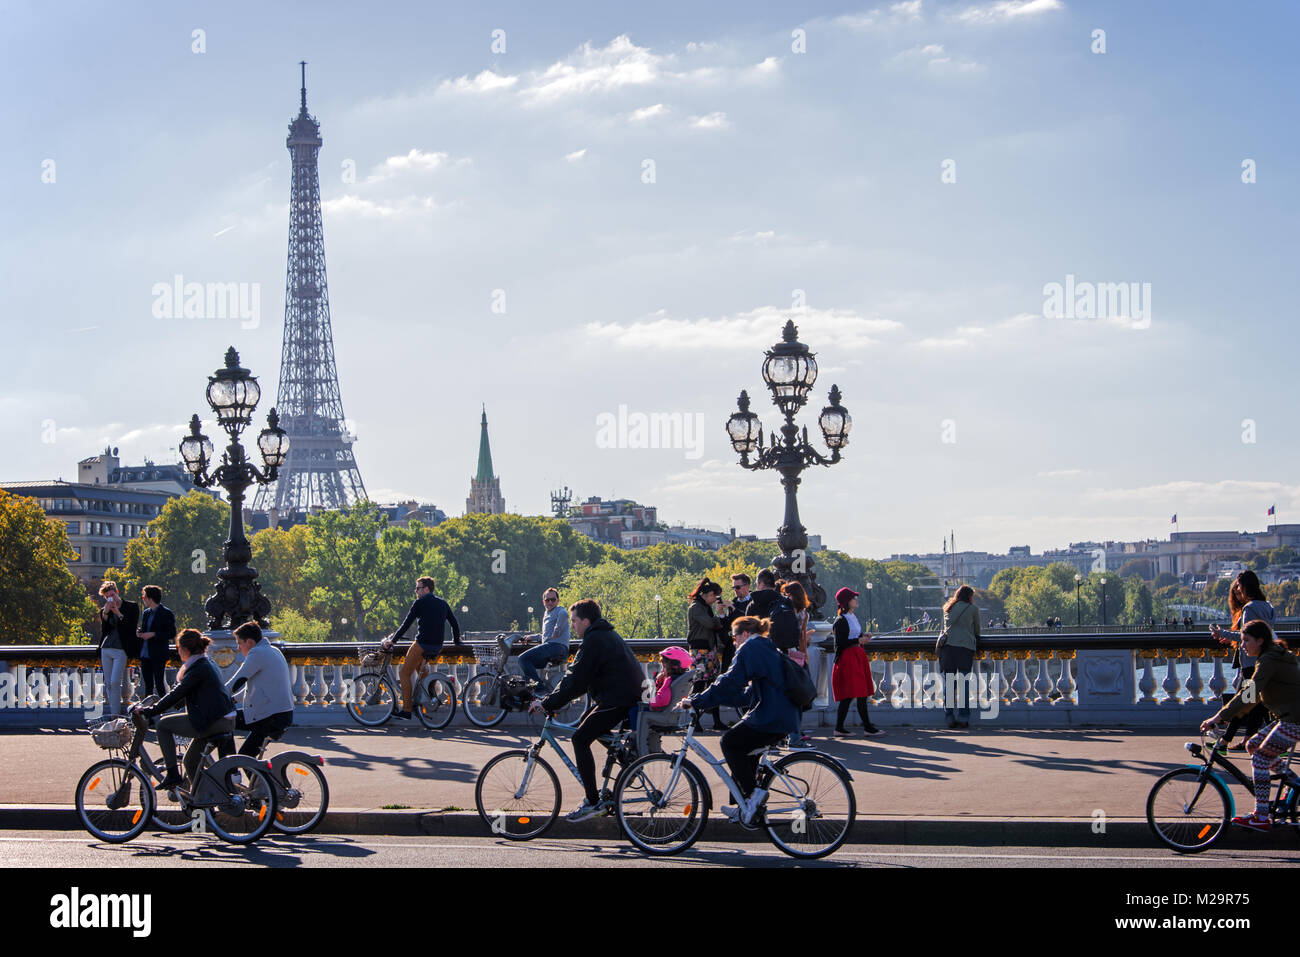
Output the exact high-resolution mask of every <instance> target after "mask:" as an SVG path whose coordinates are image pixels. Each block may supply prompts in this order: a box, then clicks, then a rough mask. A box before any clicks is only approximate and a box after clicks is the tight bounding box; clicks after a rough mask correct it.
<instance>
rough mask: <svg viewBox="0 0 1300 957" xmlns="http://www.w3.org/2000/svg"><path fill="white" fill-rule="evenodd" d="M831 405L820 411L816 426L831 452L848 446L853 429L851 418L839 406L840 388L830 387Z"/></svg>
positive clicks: (847, 411) (844, 409)
mask: <svg viewBox="0 0 1300 957" xmlns="http://www.w3.org/2000/svg"><path fill="white" fill-rule="evenodd" d="M830 400H831V404H830V405H828V406H826V407H825V408H823V409H822V414H821V415H820V416H818V418H817V424H818V425H819V426H820V427H821V430H822V438H824V439H825V440H826V447H827V448H828V449H830V450H831V451H832V452H835V451H838V450H839V449H842V448H845V447H846V446H847V445H848V444H849V432H850V431H851V430H852V429H853V417H852V416H851V415H849V410H848V409H846V408H844V406H842V405H840V387H839V386H837V385H832V386H831V391H830Z"/></svg>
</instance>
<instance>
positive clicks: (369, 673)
mask: <svg viewBox="0 0 1300 957" xmlns="http://www.w3.org/2000/svg"><path fill="white" fill-rule="evenodd" d="M393 655H394V650H393V649H392V648H389V649H388V650H387V651H385V650H384V649H383V647H382V646H380V647H377V648H372V649H361V650H360V651H358V652H357V657H358V660H359V663H360V667H361V668H363V669H365V670H363V671H362V672H361V674H359V675H357V676H356V677H355V678H354V679H353V680H352V700H351V701H349V702H348V705H347V712H348V714H350V715H351V716H352V720H353V721H355V722H356V723H357V724H359V725H361V726H362V727H366V728H378V727H379V726H380V725H382V724H385V723H386V722H387V721H388V720H389V719H390V718H392V716H393V715H394V714H396V713H397V707H398V704H399V702H398V696H397V688H398V681H397V676H396V674H395V673H394V670H393ZM425 663H426V665H428V666H429V669H430V671H429V673H425V669H424V668H423V667H422V668H421V669H420V673H419V674H418V675H417V676H416V677H415V684H414V688H413V689H412V690H413V694H412V701H411V708H412V710H413V711H414V712H415V716H416V717H417V718H419V719H420V724H422V725H424V726H425V727H426V728H428V729H429V730H430V731H441V730H442V729H443V728H445V727H447V725H449V724H451V719H452V718H453V717H455V716H456V681H455V679H454V678H453V677H452V676H450V675H445V674H443V673H442V672H440V671H433V670H432V662H429V661H427V660H426V662H425Z"/></svg>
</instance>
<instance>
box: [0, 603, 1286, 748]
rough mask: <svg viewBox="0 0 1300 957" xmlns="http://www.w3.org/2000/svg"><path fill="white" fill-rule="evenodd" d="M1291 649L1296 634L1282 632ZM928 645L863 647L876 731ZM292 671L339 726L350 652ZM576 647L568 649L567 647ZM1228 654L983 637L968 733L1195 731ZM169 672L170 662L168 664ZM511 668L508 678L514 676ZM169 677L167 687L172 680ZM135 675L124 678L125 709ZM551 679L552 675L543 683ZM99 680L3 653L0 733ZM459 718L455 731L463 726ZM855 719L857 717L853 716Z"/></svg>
mask: <svg viewBox="0 0 1300 957" xmlns="http://www.w3.org/2000/svg"><path fill="white" fill-rule="evenodd" d="M815 631H816V632H817V634H816V635H815V636H814V641H813V644H812V646H811V647H810V649H809V667H810V669H811V671H812V674H813V678H814V680H815V682H816V684H817V688H818V698H817V702H816V704H815V706H814V708H813V709H812V711H810V712H809V714H808V715H806V716H805V723H806V724H810V725H816V724H826V723H829V722H830V721H831V720H833V711H834V707H835V703H834V702H833V701H832V700H831V697H830V694H829V685H830V671H831V662H832V658H833V652H832V649H831V647H830V646H831V644H832V643H831V641H830V639H829V635H828V632H829V626H828V625H827V624H826V623H824V622H823V623H818V624H817V625H816V626H815ZM1281 635H1282V637H1284V638H1286V637H1290V638H1291V641H1292V645H1293V646H1300V642H1298V639H1300V633H1294V634H1293V633H1287V632H1282V633H1281ZM222 637H223V636H221V635H217V636H216V640H215V641H214V645H213V648H212V649H211V650H210V652H209V654H210V655H211V656H212V657H213V659H214V660H215V661H216V662H217V663H218V665H220V666H221V667H222V668H223V670H224V672H225V673H226V674H227V676H229V675H230V674H233V672H234V670H235V668H236V667H237V666H238V661H237V658H236V656H235V653H234V649H233V647H231V646H229V645H227V644H224V643H223V641H222ZM933 643H934V638H933V636H929V637H922V638H915V637H902V636H897V637H894V636H891V637H888V638H877V639H874V640H873V641H871V642H870V643H869V644H868V645H867V652H868V656H869V658H870V660H871V665H872V672H873V676H874V678H875V686H876V690H875V694H874V696H873V698H872V701H871V704H872V720H873V721H874V722H875V723H876V724H878V725H881V726H885V727H889V726H901V725H913V726H940V725H942V724H943V710H942V707H943V704H942V696H943V694H944V683H943V680H942V676H940V675H939V673H938V655H937V654H935V652H934V644H933ZM630 644H631V645H632V647H633V649H634V651H635V652H636V654H637V658H638V660H639V661H640V662H641V663H642V667H643V668H644V670H645V674H646V677H647V678H652V677H653V676H654V674H655V673H656V672H657V670H658V664H657V663H656V662H657V652H658V651H659V650H660V649H662V648H663V647H664V646H665V644H666V642H663V641H655V640H638V641H633V642H630ZM280 647H281V649H282V650H283V651H284V653H285V656H286V658H287V659H288V660H289V664H290V667H291V670H292V687H293V694H294V699H295V702H296V712H297V713H296V716H295V723H298V724H307V725H326V724H347V723H349V719H348V718H347V716H346V714H345V713H344V710H343V708H344V705H345V704H346V703H347V701H348V700H349V697H348V696H349V693H350V689H351V687H352V679H353V678H354V677H355V675H356V674H357V673H358V672H359V671H360V670H361V669H360V667H359V665H358V660H357V653H356V648H357V646H356V645H353V644H350V643H329V644H283V645H280ZM574 647H575V650H576V645H575V646H574ZM1231 653H1232V651H1231V648H1227V647H1224V646H1221V645H1219V644H1217V643H1215V642H1213V641H1212V640H1210V639H1209V638H1208V637H1207V636H1206V635H1205V634H1204V633H1203V632H1202V633H1200V634H1197V633H1191V632H1188V633H1182V634H1179V633H1175V632H1168V633H1163V632H1156V633H1152V632H1128V633H1124V634H1107V635H1095V636H1090V635H1069V634H1056V635H1051V634H1046V635H1038V634H1035V635H1015V634H1012V633H1009V632H997V633H994V634H991V635H986V636H985V638H984V639H983V641H982V642H981V647H980V650H979V651H978V652H977V653H976V661H975V669H976V670H975V680H974V682H973V683H972V684H973V687H972V688H971V692H970V700H971V708H972V722H973V725H972V726H976V723H978V726H988V727H1008V728H1023V727H1039V726H1042V727H1069V726H1079V725H1091V726H1103V727H1112V726H1113V727H1125V726H1140V727H1179V728H1185V727H1188V726H1190V725H1192V724H1194V723H1196V722H1199V721H1200V720H1201V719H1202V718H1203V717H1204V716H1207V715H1209V714H1210V713H1212V711H1213V710H1214V709H1215V708H1216V707H1217V703H1218V702H1219V700H1220V699H1219V696H1220V695H1221V694H1223V693H1225V692H1227V691H1230V690H1231V686H1232V678H1233V676H1234V672H1233V670H1232V669H1231V667H1230V660H1231ZM175 664H176V663H175V662H174V663H173V665H175ZM438 667H439V669H440V670H442V671H444V672H449V673H451V674H453V675H454V676H455V678H456V680H457V683H458V684H459V685H463V684H464V683H465V682H466V681H468V680H469V678H470V677H472V676H473V675H474V674H476V673H477V672H478V670H479V665H478V664H477V663H476V661H475V657H474V654H473V651H472V647H471V648H467V649H465V651H464V652H459V651H458V650H457V649H455V648H453V647H450V646H449V647H448V648H447V649H446V650H445V651H444V654H443V656H442V658H441V659H440V660H439V664H438ZM517 667H518V666H517V664H515V662H514V660H513V659H512V661H511V669H512V670H517ZM174 674H175V672H174V669H169V670H168V680H169V681H171V680H172V678H173V677H174ZM138 680H139V676H138V671H137V669H136V668H134V667H132V668H129V669H128V674H127V687H126V688H125V689H124V691H125V694H126V697H127V699H128V700H129V699H130V698H131V697H132V696H133V695H134V694H136V692H137V691H138ZM552 680H554V675H552ZM102 709H103V679H102V674H101V672H100V671H99V661H98V657H97V655H96V653H95V649H94V648H93V647H89V646H51V645H35V646H3V647H0V725H9V726H26V727H60V726H62V727H70V726H80V725H82V724H83V723H84V721H85V720H86V719H87V718H89V717H94V716H96V715H98V714H101V713H102ZM456 720H457V721H460V722H463V721H464V718H463V717H458V718H457V719H456ZM851 722H856V715H855V716H854V717H853V718H852V719H851Z"/></svg>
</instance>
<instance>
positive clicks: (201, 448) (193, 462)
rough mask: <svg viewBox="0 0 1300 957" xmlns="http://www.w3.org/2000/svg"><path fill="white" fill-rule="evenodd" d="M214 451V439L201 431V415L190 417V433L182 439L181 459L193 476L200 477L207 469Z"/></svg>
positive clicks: (186, 469)
mask: <svg viewBox="0 0 1300 957" xmlns="http://www.w3.org/2000/svg"><path fill="white" fill-rule="evenodd" d="M212 453H213V447H212V440H211V439H209V438H208V437H207V436H206V435H204V434H203V433H202V432H201V431H199V417H198V416H197V415H195V416H194V417H193V418H191V419H190V434H189V435H187V436H185V438H183V439H181V459H182V461H184V463H185V471H187V472H189V474H190V477H191V478H198V477H199V476H201V475H202V474H203V473H204V472H206V471H207V468H208V463H209V462H211V461H212Z"/></svg>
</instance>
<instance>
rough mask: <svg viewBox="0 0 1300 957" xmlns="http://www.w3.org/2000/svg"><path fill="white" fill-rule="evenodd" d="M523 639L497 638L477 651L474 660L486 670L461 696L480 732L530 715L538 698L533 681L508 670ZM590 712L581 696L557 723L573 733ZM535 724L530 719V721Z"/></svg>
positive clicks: (471, 721)
mask: <svg viewBox="0 0 1300 957" xmlns="http://www.w3.org/2000/svg"><path fill="white" fill-rule="evenodd" d="M519 638H520V636H519V635H511V636H510V640H509V641H507V640H506V636H505V635H497V637H496V641H494V642H493V643H492V644H490V645H488V646H486V647H484V646H482V645H479V646H476V647H475V648H474V657H475V658H476V659H477V660H478V664H479V667H480V668H481V669H486V670H480V671H479V673H478V674H476V675H475V676H474V677H472V678H470V679H469V681H467V682H465V687H464V691H463V693H462V695H461V698H462V701H463V706H464V709H465V717H467V718H469V720H470V723H471V724H473V725H476V726H477V727H480V728H495V727H496V726H497V725H499V724H500V723H501V722H502V721H504V720H505V719H506V714H507V713H508V712H511V711H523V712H525V713H528V705H529V704H530V703H531V702H532V700H533V699H534V698H536V697H538V694H537V692H536V689H535V687H534V686H533V684H532V682H531V681H529V680H528V679H527V678H525V677H523V676H522V675H516V674H511V673H509V672H508V671H507V670H506V668H507V662H509V660H510V653H511V651H512V650H513V649H512V645H513V644H514V643H516V642H518V641H519ZM520 644H522V642H520ZM586 710H587V696H586V695H579V696H578V697H577V698H576V699H575V700H573V701H570V702H569V703H568V704H567V705H565V706H564V707H563V708H561V709H560V711H559V712H558V714H557V716H556V718H555V723H556V724H557V725H559V726H560V727H564V728H568V729H569V730H573V729H574V728H576V727H577V726H578V721H579V720H580V719H581V718H582V715H583V714H584V713H585V712H586ZM532 720H533V719H532V717H531V715H530V717H529V721H530V722H531V721H532Z"/></svg>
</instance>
